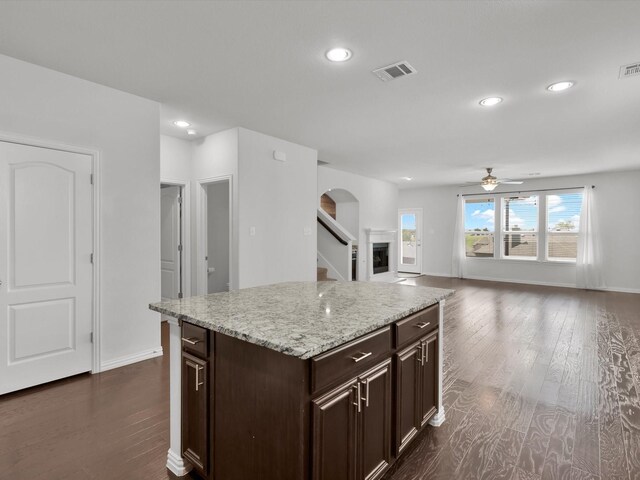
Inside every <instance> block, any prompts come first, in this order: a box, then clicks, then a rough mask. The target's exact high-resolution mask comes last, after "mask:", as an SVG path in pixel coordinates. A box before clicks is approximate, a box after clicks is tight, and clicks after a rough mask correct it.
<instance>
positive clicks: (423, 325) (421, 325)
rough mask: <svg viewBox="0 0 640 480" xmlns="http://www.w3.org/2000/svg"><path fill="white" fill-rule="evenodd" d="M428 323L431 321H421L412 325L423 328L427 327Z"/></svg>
mask: <svg viewBox="0 0 640 480" xmlns="http://www.w3.org/2000/svg"><path fill="white" fill-rule="evenodd" d="M429 325H431V322H422V323H416V324H415V325H414V327H418V328H419V329H423V328H426V327H428V326H429Z"/></svg>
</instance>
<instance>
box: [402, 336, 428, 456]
mask: <svg viewBox="0 0 640 480" xmlns="http://www.w3.org/2000/svg"><path fill="white" fill-rule="evenodd" d="M421 377H422V341H418V342H416V343H414V344H412V345H410V346H409V347H407V348H406V349H404V350H403V351H401V352H399V353H398V354H397V355H396V453H398V454H399V453H400V452H401V451H402V450H403V449H404V448H405V447H406V446H407V445H408V444H409V442H410V441H411V440H412V439H413V437H415V435H416V433H418V428H419V427H420V419H421V405H420V389H421V380H422V378H421Z"/></svg>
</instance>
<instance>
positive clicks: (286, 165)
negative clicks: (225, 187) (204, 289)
mask: <svg viewBox="0 0 640 480" xmlns="http://www.w3.org/2000/svg"><path fill="white" fill-rule="evenodd" d="M274 150H278V151H281V152H284V153H285V154H286V157H287V158H286V161H285V162H280V161H277V160H274V158H273V152H274ZM317 161H318V152H317V151H316V150H313V149H311V148H308V147H304V146H302V145H296V144H294V143H290V142H287V141H285V140H280V139H278V138H274V137H270V136H268V135H263V134H261V133H257V132H253V131H251V130H247V129H244V128H240V129H239V189H240V191H239V196H240V219H239V230H240V232H239V240H240V242H239V245H240V258H239V262H240V265H239V278H240V288H246V287H252V286H256V285H266V284H269V283H277V282H284V281H292V280H308V281H311V280H315V278H316V251H317V250H316V245H317V243H316V242H317V237H316V223H317V222H316V210H317V206H318V202H319V200H318V199H317V198H316V193H315V188H316V185H317ZM251 228H255V235H251V233H250V229H251Z"/></svg>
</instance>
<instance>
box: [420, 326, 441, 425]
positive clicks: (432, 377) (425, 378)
mask: <svg viewBox="0 0 640 480" xmlns="http://www.w3.org/2000/svg"><path fill="white" fill-rule="evenodd" d="M421 351H422V355H423V360H422V372H421V374H422V375H421V376H422V378H421V383H422V385H421V389H422V395H421V397H422V398H421V408H420V414H421V418H420V420H421V421H420V426H423V425H425V424H426V423H427V422H428V421H429V419H431V417H433V415H434V414H435V413H436V411H437V407H438V335H430V336H428V337H427V338H425V339H424V340H423V341H422V347H421Z"/></svg>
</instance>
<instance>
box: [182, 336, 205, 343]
mask: <svg viewBox="0 0 640 480" xmlns="http://www.w3.org/2000/svg"><path fill="white" fill-rule="evenodd" d="M182 341H183V342H187V343H188V344H189V345H197V344H198V343H200V342H201V341H202V340H199V339H198V338H196V337H191V338H184V337H182Z"/></svg>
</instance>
